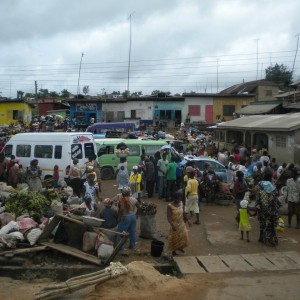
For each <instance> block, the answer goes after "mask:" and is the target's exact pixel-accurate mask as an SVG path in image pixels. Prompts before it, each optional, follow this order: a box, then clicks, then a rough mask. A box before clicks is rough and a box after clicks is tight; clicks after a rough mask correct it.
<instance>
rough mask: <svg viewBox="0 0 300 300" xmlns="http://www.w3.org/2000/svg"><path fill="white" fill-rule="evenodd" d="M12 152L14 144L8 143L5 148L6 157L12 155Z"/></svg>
mask: <svg viewBox="0 0 300 300" xmlns="http://www.w3.org/2000/svg"><path fill="white" fill-rule="evenodd" d="M12 152H13V145H6V146H5V147H4V149H3V153H4V155H5V157H9V156H11V155H12Z"/></svg>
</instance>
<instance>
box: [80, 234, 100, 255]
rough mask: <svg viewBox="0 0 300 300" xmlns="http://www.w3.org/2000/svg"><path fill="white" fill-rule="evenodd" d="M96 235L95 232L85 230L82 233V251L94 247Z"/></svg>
mask: <svg viewBox="0 0 300 300" xmlns="http://www.w3.org/2000/svg"><path fill="white" fill-rule="evenodd" d="M97 237H98V234H97V233H96V232H88V231H87V232H85V233H84V234H83V242H82V251H84V252H87V251H91V250H93V249H95V245H96V239H97Z"/></svg>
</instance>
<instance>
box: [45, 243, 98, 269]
mask: <svg viewBox="0 0 300 300" xmlns="http://www.w3.org/2000/svg"><path fill="white" fill-rule="evenodd" d="M42 245H44V246H47V247H49V248H51V249H54V250H57V251H60V252H62V253H65V254H68V255H71V256H75V257H77V258H80V259H82V260H86V261H88V262H90V263H93V264H95V265H101V264H102V261H101V259H99V258H98V257H96V256H93V255H90V254H88V253H85V252H83V251H80V250H78V249H76V248H73V247H70V246H67V245H63V244H55V243H51V242H44V243H42Z"/></svg>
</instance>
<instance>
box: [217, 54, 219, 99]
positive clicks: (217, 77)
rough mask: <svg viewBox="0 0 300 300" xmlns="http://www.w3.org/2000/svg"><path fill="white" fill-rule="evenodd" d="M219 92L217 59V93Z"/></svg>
mask: <svg viewBox="0 0 300 300" xmlns="http://www.w3.org/2000/svg"><path fill="white" fill-rule="evenodd" d="M218 92H219V59H217V93H218Z"/></svg>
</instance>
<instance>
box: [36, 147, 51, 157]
mask: <svg viewBox="0 0 300 300" xmlns="http://www.w3.org/2000/svg"><path fill="white" fill-rule="evenodd" d="M52 153H53V146H52V145H36V146H35V147H34V157H36V158H52Z"/></svg>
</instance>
